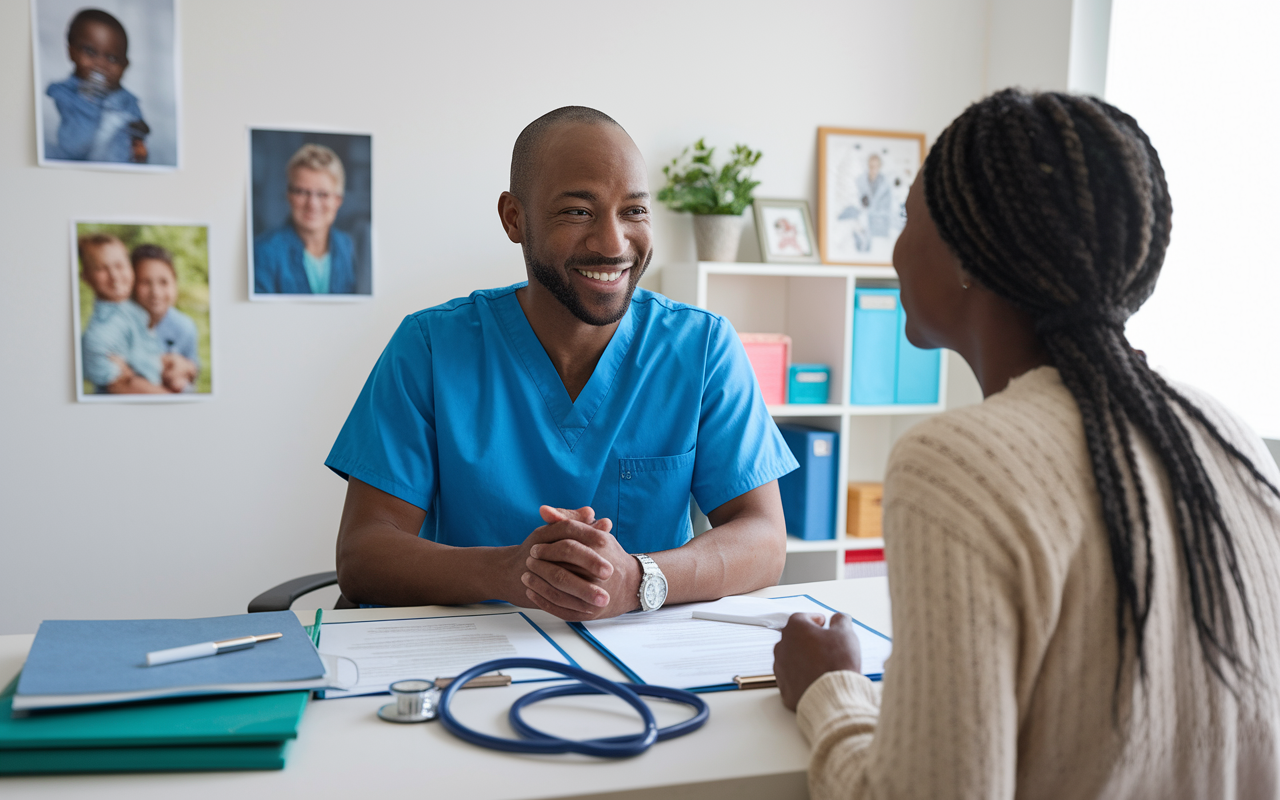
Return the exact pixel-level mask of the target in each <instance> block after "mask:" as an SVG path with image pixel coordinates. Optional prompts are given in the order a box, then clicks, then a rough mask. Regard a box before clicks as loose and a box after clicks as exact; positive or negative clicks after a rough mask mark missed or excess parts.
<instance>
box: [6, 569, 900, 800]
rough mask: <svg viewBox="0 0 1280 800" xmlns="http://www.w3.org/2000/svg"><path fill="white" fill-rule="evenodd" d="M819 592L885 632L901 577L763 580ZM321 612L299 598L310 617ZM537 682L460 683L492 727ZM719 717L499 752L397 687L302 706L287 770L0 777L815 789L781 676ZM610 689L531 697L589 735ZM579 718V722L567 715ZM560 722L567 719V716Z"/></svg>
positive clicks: (101, 789)
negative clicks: (623, 754) (615, 740)
mask: <svg viewBox="0 0 1280 800" xmlns="http://www.w3.org/2000/svg"><path fill="white" fill-rule="evenodd" d="M805 593H807V594H810V595H812V596H813V597H815V598H817V599H818V600H821V601H822V602H824V603H827V604H828V605H830V606H832V607H833V608H837V609H839V610H841V611H846V612H848V613H850V614H852V615H853V616H855V617H857V618H859V619H860V620H862V621H863V622H865V623H866V624H868V625H870V626H871V627H873V628H876V629H877V630H880V631H883V632H884V633H885V634H886V635H892V632H891V630H890V620H889V595H888V583H887V581H886V580H885V579H884V578H862V579H854V580H843V581H829V582H822V583H806V584H795V585H790V586H775V587H772V588H770V589H763V590H761V591H759V592H756V593H755V594H757V595H760V596H764V597H783V596H787V595H793V594H805ZM493 610H494V606H492V605H488V606H482V607H476V606H469V607H463V608H447V607H438V606H430V607H425V608H416V609H403V608H392V609H366V610H358V611H332V612H329V611H326V612H325V615H324V618H325V620H326V621H327V620H331V619H332V620H346V619H377V618H384V619H394V618H399V617H404V616H442V615H445V614H468V613H476V612H477V611H486V612H492V611H493ZM527 613H529V616H530V618H531V619H533V620H534V621H536V622H537V623H538V624H539V625H541V626H542V627H543V629H544V630H546V632H547V633H548V634H549V635H550V636H551V637H552V638H554V639H555V640H556V641H557V642H558V643H559V644H560V645H561V646H562V647H564V649H565V650H566V651H567V652H568V653H569V654H570V655H571V656H573V658H574V659H576V660H577V661H578V663H579V664H581V665H582V666H583V667H584V668H585V669H589V670H591V671H593V672H597V673H600V674H602V675H606V676H608V677H610V678H613V679H615V680H622V679H623V678H622V675H621V673H619V672H618V671H617V669H616V668H614V667H613V665H612V664H610V663H609V662H608V660H606V659H605V658H604V657H603V656H601V655H600V654H599V653H598V652H596V650H594V649H593V648H592V647H591V646H590V645H588V644H587V643H586V642H584V641H582V639H581V638H580V637H579V636H578V635H577V634H576V633H574V632H573V631H572V630H571V629H570V628H569V627H568V626H567V625H566V624H565V623H563V622H561V621H560V620H558V619H556V618H554V617H552V616H550V615H549V614H545V613H543V612H541V611H537V610H534V611H531V612H527ZM314 615H315V612H314V611H311V612H307V611H299V612H298V616H299V617H300V618H301V619H302V620H303V621H304V623H310V622H311V621H313V619H314ZM33 638H34V637H33V636H32V635H17V636H0V681H4V682H6V683H7V682H8V681H9V680H10V679H11V678H12V677H13V675H15V674H16V673H17V671H18V670H19V669H20V668H21V666H22V662H23V659H24V658H25V657H26V653H27V650H28V649H29V648H30V646H31V640H32V639H33ZM528 691H529V687H528V685H517V686H509V687H503V688H494V689H475V690H469V691H466V692H463V693H461V694H459V695H458V699H457V700H456V701H455V705H456V713H458V715H459V717H461V718H462V719H463V720H464V721H465V722H467V723H468V724H471V725H474V726H476V727H477V728H479V729H481V730H489V731H491V732H493V733H500V734H501V735H506V736H510V735H511V733H510V730H509V729H508V728H506V724H505V720H506V713H507V710H508V709H509V708H510V707H511V703H512V702H513V701H514V700H515V699H516V698H517V697H519V696H520V695H522V694H524V693H526V692H528ZM702 697H703V698H705V699H706V701H707V703H708V705H710V707H711V718H710V720H709V721H708V722H707V724H706V725H705V726H704V727H703V728H702V729H701V730H699V731H696V732H694V733H692V734H689V735H688V736H685V737H682V738H680V739H674V740H672V741H670V742H660V743H658V744H655V745H654V746H653V747H652V748H651V749H650V750H649V751H648V752H647V753H645V754H644V755H642V756H640V757H638V758H633V759H627V760H621V761H601V760H596V759H590V758H586V757H580V756H575V755H563V756H529V755H515V754H510V753H498V752H495V751H492V750H485V749H482V748H479V747H475V746H473V745H470V744H466V743H465V742H462V741H460V740H458V739H455V738H454V737H453V736H451V735H450V734H449V733H448V732H447V731H445V730H444V729H443V728H442V727H441V726H440V725H439V723H436V722H428V723H423V724H418V725H392V724H390V723H386V722H383V721H381V720H379V719H378V718H377V717H376V716H375V713H376V711H377V709H378V707H379V706H381V705H383V704H385V703H387V702H389V700H390V698H389V697H387V696H386V695H377V696H371V697H352V698H346V699H342V700H318V701H314V700H313V701H312V702H311V703H310V704H309V705H308V706H307V711H306V713H305V714H304V715H303V719H302V725H301V727H300V729H299V731H298V740H297V741H296V742H295V743H294V744H293V749H292V751H291V753H290V755H289V761H288V765H287V766H286V767H285V769H284V770H282V771H278V772H193V773H151V774H129V775H79V776H32V777H17V778H0V795H3V796H5V797H14V798H17V797H22V798H50V797H86V798H94V799H95V800H107V799H108V798H121V799H122V800H145V798H162V799H163V800H173V798H182V800H203V798H208V800H228V798H233V799H236V800H239V799H242V798H256V797H276V798H299V800H329V799H330V798H332V799H333V800H352V799H353V798H372V799H373V800H384V798H385V800H392V799H393V798H401V797H431V798H466V799H467V800H533V798H552V797H573V798H589V797H590V798H611V799H614V800H624V798H625V799H626V800H639V798H659V797H660V798H664V800H680V799H681V798H699V800H714V799H715V798H734V800H753V799H755V798H759V800H785V799H786V798H804V797H808V787H807V782H806V774H805V771H806V768H807V766H808V758H809V748H808V745H807V744H806V743H805V741H804V738H803V737H802V736H801V735H800V732H799V730H798V729H797V728H796V724H795V717H794V715H793V714H792V713H791V712H790V711H787V710H786V709H784V708H783V707H782V703H781V702H779V700H778V692H777V690H776V689H754V690H750V691H730V692H715V693H711V694H704V695H702ZM617 702H618V701H615V700H610V699H606V698H599V697H595V698H585V697H584V698H565V699H561V700H555V701H548V702H547V703H546V704H544V705H541V706H534V707H531V708H530V709H529V712H528V714H527V719H528V720H529V721H530V722H531V723H532V724H534V725H537V726H540V727H544V728H546V729H547V730H549V731H553V732H556V733H560V734H562V735H573V736H576V737H577V738H585V737H587V736H599V735H613V734H616V733H623V732H626V733H630V732H633V731H635V730H636V729H637V726H636V722H635V718H634V712H632V711H630V710H629V709H628V710H625V711H622V710H619V709H621V708H622V707H621V706H620V705H619V706H613V705H610V704H611V703H617ZM654 712H655V714H656V715H657V717H658V722H659V724H668V723H670V722H674V721H676V720H678V719H682V718H684V717H685V716H687V714H688V711H687V709H685V708H683V707H680V706H674V705H669V704H665V703H655V704H654ZM566 719H567V720H568V721H569V724H570V725H572V726H573V730H572V731H570V730H569V729H568V728H566V726H565V724H564V723H565V721H566ZM557 721H559V722H560V723H561V725H560V726H559V727H557V725H556V722H557Z"/></svg>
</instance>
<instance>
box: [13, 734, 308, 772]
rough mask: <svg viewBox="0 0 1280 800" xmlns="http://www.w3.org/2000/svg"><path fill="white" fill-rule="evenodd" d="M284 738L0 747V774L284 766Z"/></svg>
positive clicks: (279, 767)
mask: <svg viewBox="0 0 1280 800" xmlns="http://www.w3.org/2000/svg"><path fill="white" fill-rule="evenodd" d="M289 744H290V743H289V742H266V743H264V744H246V745H208V746H203V747H202V746H198V745H197V746H192V747H83V748H82V747H73V748H67V749H62V750H0V775H39V774H49V773H57V774H63V775H65V774H69V773H75V772H187V771H205V770H245V769H284V762H285V757H286V753H287V750H288V747H289Z"/></svg>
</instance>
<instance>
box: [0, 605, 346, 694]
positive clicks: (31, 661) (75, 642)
mask: <svg viewBox="0 0 1280 800" xmlns="http://www.w3.org/2000/svg"><path fill="white" fill-rule="evenodd" d="M276 632H279V633H282V634H283V637H282V638H280V639H276V640H273V641H269V642H263V643H262V644H259V645H257V646H256V647H252V648H250V649H248V650H240V651H236V652H231V653H226V654H223V655H217V656H212V657H210V658H197V659H194V660H192V661H181V662H176V663H173V664H164V665H161V666H156V667H148V666H147V665H146V654H147V653H149V652H152V651H155V650H165V649H168V648H171V647H181V646H183V645H190V644H198V643H200V642H211V641H218V640H222V639H232V638H236V637H238V636H247V635H249V634H265V633H276ZM323 676H324V664H323V663H322V662H321V661H320V656H319V655H318V654H317V653H316V647H315V645H314V644H313V643H312V640H311V637H310V636H309V635H308V634H307V632H306V631H305V630H303V627H302V625H301V624H300V623H299V622H298V618H297V616H296V615H295V614H294V613H293V612H292V611H273V612H267V613H260V614H236V615H232V616H227V617H207V618H204V619H136V620H46V621H45V622H42V623H40V628H39V629H38V630H37V631H36V638H35V641H34V642H33V643H32V645H31V652H30V653H29V654H28V655H27V663H26V665H25V666H24V667H23V670H22V678H21V679H20V680H19V681H18V691H17V698H18V699H21V698H22V697H23V696H46V697H47V696H57V697H68V698H74V696H77V695H90V694H110V693H125V692H163V693H165V694H172V695H180V694H187V693H191V692H189V691H187V688H188V687H198V686H207V685H220V686H227V685H235V684H264V683H276V682H288V681H303V680H310V679H319V678H322V677H323ZM231 691H234V690H231ZM76 704H77V703H76V702H74V699H71V700H70V701H69V702H67V703H65V705H76ZM15 705H16V706H20V703H17V702H15Z"/></svg>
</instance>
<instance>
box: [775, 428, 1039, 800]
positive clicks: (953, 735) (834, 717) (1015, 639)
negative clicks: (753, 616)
mask: <svg viewBox="0 0 1280 800" xmlns="http://www.w3.org/2000/svg"><path fill="white" fill-rule="evenodd" d="M907 438H910V434H909V435H908V437H907ZM904 445H905V446H904ZM935 447H936V444H932V443H929V442H927V441H926V442H910V441H904V442H903V443H901V444H900V446H899V447H898V448H897V449H896V451H895V454H894V457H893V458H891V460H890V465H889V470H888V474H887V475H886V487H885V521H884V528H885V544H886V557H887V561H888V566H889V586H890V596H891V599H892V608H893V630H894V642H893V655H892V656H891V658H890V660H889V664H888V666H886V670H885V677H884V683H883V694H882V697H881V698H880V703H879V708H877V707H876V703H875V702H874V700H875V698H874V693H873V692H872V690H871V684H870V682H869V681H867V680H866V679H865V678H862V677H861V676H857V675H854V674H853V673H830V674H828V675H825V676H823V678H822V679H821V680H819V681H817V682H815V683H814V684H813V685H812V686H811V687H810V688H809V690H808V691H807V692H806V693H805V695H804V696H803V697H802V698H801V701H800V705H799V707H798V709H797V711H798V715H799V724H800V727H801V729H802V731H803V732H804V734H805V736H806V738H808V739H809V741H810V744H811V745H812V747H813V751H812V756H811V761H810V765H809V789H810V793H811V795H812V796H813V797H814V798H815V800H825V799H826V798H849V797H858V798H881V797H884V798H889V797H892V798H935V797H954V798H964V797H974V798H1004V797H1012V796H1013V794H1014V790H1015V783H1016V762H1017V734H1018V710H1017V707H1018V704H1017V692H1016V677H1017V675H1016V672H1017V662H1018V648H1019V640H1020V629H1019V624H1020V623H1019V612H1018V609H1019V607H1020V602H1019V600H1018V598H1017V596H1016V594H1017V590H1016V589H1015V588H1014V587H1015V586H1016V583H1015V581H1014V580H1013V575H1014V569H1013V567H1012V564H1013V563H1014V561H1015V559H1013V558H1010V557H1009V554H1008V552H1007V549H1002V548H1001V547H999V546H996V545H995V543H996V542H1001V541H1003V542H1006V543H1007V542H1008V541H1009V539H1008V537H1007V536H1005V535H1003V534H1004V533H1007V530H1006V531H998V530H993V528H994V529H999V528H1002V527H1007V525H1008V524H1009V523H1008V521H1007V517H1005V516H1004V515H1002V514H1001V513H1000V511H999V509H1000V507H999V504H997V503H994V502H992V501H991V500H990V499H986V500H984V499H983V493H982V491H981V488H982V487H981V485H980V483H978V482H975V481H974V480H973V477H972V473H971V472H968V471H967V470H964V469H959V468H958V467H957V465H956V464H954V463H946V462H947V458H946V454H945V451H943V452H939V451H938V450H936V449H934V448H935Z"/></svg>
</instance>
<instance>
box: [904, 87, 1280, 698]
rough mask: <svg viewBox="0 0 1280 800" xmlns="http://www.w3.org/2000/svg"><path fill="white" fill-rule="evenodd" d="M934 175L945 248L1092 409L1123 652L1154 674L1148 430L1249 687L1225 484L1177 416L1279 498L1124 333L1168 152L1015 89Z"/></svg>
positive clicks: (1067, 98)
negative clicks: (1141, 462) (1142, 461)
mask: <svg viewBox="0 0 1280 800" xmlns="http://www.w3.org/2000/svg"><path fill="white" fill-rule="evenodd" d="M924 181H925V197H926V201H927V203H928V206H929V213H930V215H931V216H932V217H933V220H934V222H935V224H936V225H937V227H938V232H939V233H940V234H941V235H942V239H943V241H945V242H946V243H947V245H948V246H949V247H950V248H951V249H952V251H953V252H954V253H955V254H956V256H957V257H958V258H959V259H960V262H961V264H962V266H963V268H964V269H965V270H966V271H967V272H968V273H969V274H970V275H972V276H973V277H974V278H975V279H977V280H978V281H979V282H981V283H982V284H983V285H984V286H986V287H987V288H989V289H990V290H992V291H994V292H996V293H997V294H999V295H1000V296H1002V297H1004V298H1005V299H1007V300H1009V301H1010V302H1012V303H1013V304H1014V305H1015V306H1017V307H1018V308H1020V309H1022V310H1023V311H1025V312H1027V313H1029V314H1030V315H1031V316H1032V318H1033V319H1035V320H1036V330H1037V332H1038V333H1039V335H1040V337H1041V339H1042V341H1043V343H1044V345H1045V347H1046V349H1047V350H1048V352H1049V355H1050V357H1051V359H1052V362H1053V365H1054V366H1055V367H1057V369H1058V372H1059V373H1060V374H1061V376H1062V382H1063V384H1064V385H1065V386H1066V387H1067V389H1068V390H1069V391H1070V392H1071V394H1072V396H1073V397H1074V398H1075V400H1076V403H1077V404H1078V405H1079V407H1080V413H1081V416H1082V417H1083V420H1084V432H1085V439H1086V441H1087V444H1088V450H1089V456H1090V460H1091V462H1092V466H1093V474H1094V479H1095V481H1096V482H1097V487H1098V495H1099V497H1100V498H1101V505H1102V517H1103V520H1104V522H1105V523H1106V527H1107V533H1108V535H1109V537H1110V545H1111V561H1112V567H1113V569H1114V572H1115V578H1116V585H1117V588H1118V591H1119V596H1118V602H1117V606H1116V622H1117V629H1118V635H1119V639H1120V652H1121V653H1122V654H1123V653H1124V652H1125V644H1126V637H1127V636H1128V635H1129V634H1130V633H1132V634H1133V636H1134V646H1135V652H1136V654H1137V657H1138V665H1139V674H1140V675H1141V676H1142V677H1143V678H1145V676H1146V663H1145V659H1144V650H1143V632H1144V631H1145V629H1146V622H1147V614H1148V612H1149V611H1150V607H1151V605H1150V604H1151V587H1152V576H1153V565H1152V558H1151V531H1150V520H1149V517H1148V512H1147V492H1146V489H1145V488H1144V487H1143V485H1142V481H1141V480H1140V478H1139V476H1138V472H1137V462H1136V459H1135V455H1134V446H1133V435H1132V429H1133V428H1137V430H1139V431H1141V432H1142V433H1143V434H1145V435H1146V437H1147V438H1148V439H1149V440H1150V442H1151V445H1152V447H1153V448H1154V449H1155V452H1156V453H1157V454H1158V455H1159V457H1160V460H1161V461H1162V462H1163V464H1164V466H1165V469H1166V471H1167V472H1168V476H1169V484H1170V488H1171V491H1172V496H1173V509H1174V517H1175V522H1176V530H1177V535H1178V539H1179V544H1180V546H1181V551H1182V557H1183V561H1185V563H1186V566H1187V580H1188V588H1189V594H1190V597H1191V608H1192V612H1193V614H1194V616H1195V624H1196V633H1197V635H1198V638H1199V640H1200V645H1201V648H1202V650H1203V653H1204V656H1205V659H1206V661H1207V663H1208V665H1209V667H1210V669H1211V670H1212V671H1213V673H1214V674H1215V675H1216V676H1217V677H1218V678H1219V679H1220V680H1222V681H1223V682H1224V683H1225V684H1227V686H1228V687H1231V688H1232V690H1233V691H1235V689H1236V687H1234V686H1233V685H1232V681H1230V680H1228V677H1227V672H1228V671H1230V672H1231V673H1233V674H1234V675H1235V677H1237V678H1240V677H1243V676H1244V674H1245V673H1246V672H1247V670H1246V668H1245V665H1244V662H1243V660H1242V657H1241V655H1240V653H1239V652H1238V650H1237V647H1236V642H1237V638H1236V634H1237V630H1236V629H1237V624H1238V621H1237V619H1236V614H1234V613H1233V611H1232V605H1231V602H1230V593H1231V590H1232V589H1234V592H1235V594H1236V596H1237V597H1238V599H1239V602H1240V607H1241V609H1242V610H1243V612H1244V622H1245V625H1246V627H1247V630H1248V634H1249V638H1250V640H1251V641H1253V642H1256V641H1257V639H1256V636H1255V633H1254V625H1253V616H1252V614H1251V612H1250V609H1249V605H1248V602H1247V598H1246V595H1245V593H1244V584H1243V579H1242V578H1241V574H1240V565H1239V560H1238V555H1237V552H1236V548H1235V544H1234V542H1233V540H1232V537H1231V533H1230V531H1228V530H1227V526H1226V524H1225V522H1224V520H1223V515H1222V507H1221V504H1220V503H1219V500H1218V494H1217V491H1216V490H1215V489H1214V486H1213V484H1212V483H1211V482H1210V480H1209V477H1208V475H1207V474H1206V472H1205V469H1204V467H1203V465H1202V464H1201V462H1200V459H1199V458H1198V457H1197V455H1196V451H1195V447H1194V444H1193V442H1192V439H1191V436H1190V435H1189V433H1188V431H1187V428H1186V426H1185V425H1184V424H1183V422H1182V420H1181V419H1180V418H1179V416H1178V414H1177V413H1176V412H1175V407H1176V408H1180V409H1181V410H1182V411H1183V413H1185V414H1186V415H1187V416H1188V417H1190V418H1191V419H1194V420H1195V421H1196V423H1197V424H1199V425H1200V426H1201V427H1203V428H1204V430H1205V431H1207V432H1208V433H1209V435H1210V436H1212V438H1213V439H1214V440H1215V441H1217V443H1218V444H1219V445H1221V446H1222V448H1223V449H1224V450H1225V451H1226V452H1227V453H1229V454H1230V455H1231V456H1232V457H1233V458H1234V459H1235V460H1236V461H1237V462H1238V463H1240V464H1241V465H1243V466H1244V467H1245V468H1246V469H1247V470H1248V472H1249V473H1250V474H1252V475H1253V477H1254V478H1256V479H1257V480H1258V481H1260V482H1261V483H1262V484H1265V485H1266V486H1267V487H1268V488H1269V489H1270V490H1271V492H1272V493H1275V494H1276V495H1277V496H1280V491H1277V489H1276V487H1275V486H1273V485H1272V484H1271V483H1270V482H1269V481H1268V480H1267V479H1266V478H1265V477H1263V476H1262V474H1261V473H1259V472H1258V470H1257V469H1256V468H1255V467H1254V465H1253V463H1252V462H1251V461H1250V460H1249V459H1248V458H1247V457H1246V456H1245V455H1244V454H1243V453H1241V452H1240V451H1239V450H1238V449H1236V447H1235V446H1233V445H1232V444H1231V443H1230V442H1228V441H1227V440H1226V439H1225V438H1224V437H1223V436H1222V434H1221V433H1220V432H1219V431H1218V430H1217V428H1216V427H1215V426H1214V425H1213V424H1212V423H1211V422H1210V421H1209V420H1208V419H1207V418H1206V417H1205V415H1204V414H1203V413H1202V412H1201V411H1200V410H1199V409H1198V408H1196V407H1195V406H1194V405H1193V404H1192V403H1191V402H1190V401H1188V400H1187V399H1186V398H1185V397H1184V396H1182V395H1181V394H1180V393H1179V392H1177V391H1176V390H1174V389H1173V388H1172V387H1171V386H1170V385H1169V384H1168V383H1166V382H1165V381H1164V379H1163V378H1161V377H1160V376H1159V375H1157V374H1156V373H1155V372H1154V371H1152V370H1151V369H1150V368H1149V367H1148V366H1147V364H1146V360H1145V359H1144V358H1143V356H1142V355H1141V354H1140V353H1138V352H1137V351H1135V350H1134V349H1133V348H1132V347H1130V346H1129V342H1128V340H1127V339H1126V338H1125V335H1124V324H1125V321H1126V320H1127V319H1128V318H1129V316H1130V315H1132V314H1133V312H1134V311H1136V310H1137V309H1138V307H1139V306H1141V305H1142V303H1143V302H1144V301H1145V300H1146V299H1147V298H1148V297H1149V296H1150V295H1151V292H1152V290H1153V289H1154V288H1155V283H1156V278H1157V276H1158V275H1159V274H1160V267H1161V264H1162V263H1163V261H1164V255H1165V249H1166V248H1167V247H1168V244H1169V231H1170V226H1171V217H1172V211H1173V209H1172V205H1171V204H1170V201H1169V191H1168V186H1167V185H1166V183H1165V177H1164V170H1163V169H1162V168H1161V166H1160V159H1159V157H1158V156H1157V154H1156V151H1155V148H1153V147H1152V146H1151V142H1150V141H1149V140H1148V139H1147V136H1146V134H1145V133H1143V131H1142V129H1141V128H1139V127H1138V124H1137V123H1136V122H1135V121H1134V120H1133V118H1132V117H1130V116H1129V115H1127V114H1125V113H1124V112H1123V111H1120V110H1119V109H1117V108H1115V107H1114V106H1111V105H1108V104H1107V103H1104V102H1103V101H1101V100H1098V99H1096V98H1093V97H1084V96H1074V95H1067V94H1060V93H1056V92H1045V93H1040V94H1028V93H1025V92H1022V91H1020V90H1017V89H1006V90H1004V91H1002V92H998V93H996V94H994V95H991V96H990V97H987V98H986V99H984V100H981V101H979V102H977V103H975V104H973V105H972V106H970V107H969V108H968V109H967V110H966V111H965V112H964V113H963V114H962V115H961V116H960V117H959V118H957V119H956V120H955V121H954V122H952V123H951V125H950V126H949V127H948V128H947V129H946V130H945V131H944V132H943V133H942V135H941V136H940V137H939V138H938V141H937V143H936V144H934V146H933V149H932V150H931V151H930V153H929V157H928V159H927V161H926V162H925V175H924ZM1122 663H1123V662H1122ZM1116 680H1117V681H1119V680H1120V674H1119V673H1117V676H1116Z"/></svg>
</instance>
